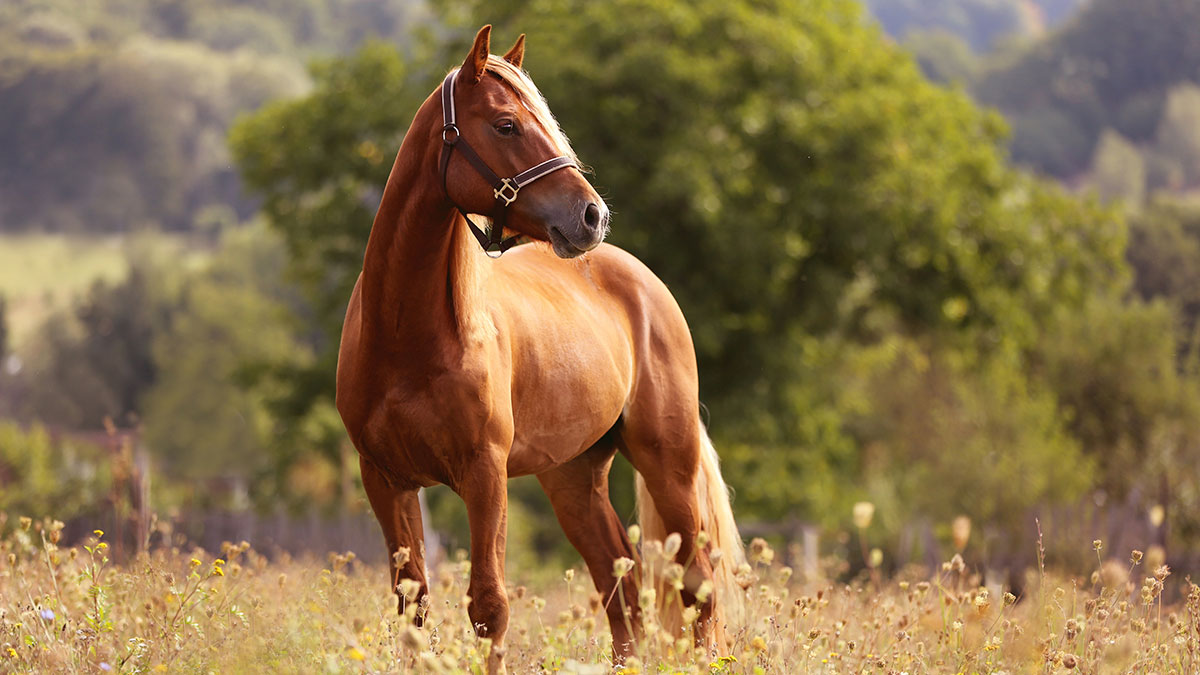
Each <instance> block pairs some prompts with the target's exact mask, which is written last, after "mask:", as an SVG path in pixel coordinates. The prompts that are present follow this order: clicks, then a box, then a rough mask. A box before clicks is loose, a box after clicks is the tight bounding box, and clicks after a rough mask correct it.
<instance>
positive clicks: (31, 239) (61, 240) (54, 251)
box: [0, 233, 184, 349]
mask: <svg viewBox="0 0 1200 675" xmlns="http://www.w3.org/2000/svg"><path fill="white" fill-rule="evenodd" d="M183 245H184V242H183V241H182V240H180V239H178V238H175V237H171V236H169V235H158V234H142V235H135V236H132V237H130V236H117V235H113V236H105V237H99V236H82V235H64V234H42V233H34V234H2V235H0V295H4V296H5V298H7V300H8V321H9V326H10V327H11V330H12V344H13V347H14V348H16V349H20V348H21V346H22V345H23V344H25V342H26V341H28V340H29V339H30V338H31V337H32V336H33V334H34V332H35V331H36V330H37V327H38V326H39V325H41V323H42V322H43V321H44V320H45V319H46V317H48V316H49V315H50V314H51V313H52V312H54V311H55V310H57V309H62V308H65V307H69V306H70V304H71V302H72V300H73V299H75V298H77V297H78V296H80V295H81V294H83V293H85V292H86V291H87V289H88V288H89V287H90V286H91V285H92V283H93V282H95V281H99V280H103V281H108V282H117V281H120V280H121V279H122V278H124V276H125V274H126V273H127V272H128V263H127V262H126V261H127V259H128V256H129V255H130V252H131V251H136V252H137V253H138V254H139V255H147V254H149V255H154V256H165V255H175V254H178V253H180V252H181V250H182V249H183Z"/></svg>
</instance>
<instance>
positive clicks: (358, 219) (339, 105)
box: [229, 42, 433, 458]
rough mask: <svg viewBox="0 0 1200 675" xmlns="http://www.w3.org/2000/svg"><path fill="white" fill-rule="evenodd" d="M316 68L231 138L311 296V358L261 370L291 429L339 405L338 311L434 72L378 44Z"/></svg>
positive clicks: (331, 447)
mask: <svg viewBox="0 0 1200 675" xmlns="http://www.w3.org/2000/svg"><path fill="white" fill-rule="evenodd" d="M312 75H313V79H314V81H315V87H314V90H313V92H312V93H311V94H309V95H308V96H306V97H304V98H301V99H298V100H292V101H281V102H277V103H273V104H270V105H268V106H266V107H264V108H263V110H261V111H260V112H258V113H256V114H254V115H252V116H247V117H244V118H242V119H241V120H239V121H238V123H237V124H236V125H235V126H234V128H233V130H232V131H231V133H230V139H229V143H230V148H231V149H232V151H233V154H234V157H235V158H236V159H237V162H238V165H239V167H240V169H241V175H242V179H243V180H244V181H245V183H246V185H247V186H249V187H250V188H251V189H252V190H255V191H256V192H257V193H258V194H259V195H261V196H262V198H263V203H262V213H263V216H264V217H265V219H266V221H267V222H268V223H269V224H270V226H271V227H272V228H274V229H275V231H276V232H278V233H279V234H280V235H281V236H282V238H283V241H284V244H285V246H286V250H287V252H288V256H289V278H291V279H293V280H295V281H296V282H298V284H299V285H300V288H302V289H303V292H304V294H305V297H306V298H307V300H308V301H309V302H310V303H311V311H312V315H311V324H312V326H311V329H310V330H309V331H307V335H306V338H307V339H306V342H307V343H308V344H309V345H310V346H311V347H312V348H313V349H314V350H315V352H316V354H317V357H316V359H315V360H313V361H312V362H309V363H305V364H296V363H291V362H288V363H275V364H273V365H270V364H263V365H264V367H263V368H261V369H260V370H261V371H262V375H263V377H270V378H273V379H275V380H277V381H280V382H284V383H286V386H285V387H281V392H282V393H281V394H280V395H279V396H277V397H275V398H274V399H273V401H272V409H273V410H274V411H275V412H276V413H277V414H278V415H279V418H280V419H281V420H284V421H285V426H286V427H290V428H296V427H297V426H298V425H297V424H295V422H297V421H298V420H300V419H302V418H304V417H305V416H306V415H308V414H309V412H310V411H312V410H313V409H314V407H319V406H322V405H324V406H326V407H328V406H330V405H331V403H332V396H333V384H334V372H335V364H336V359H337V347H338V337H339V335H340V332H341V326H342V318H343V316H344V315H345V308H346V303H347V301H348V300H349V298H350V291H351V289H352V288H353V287H354V282H355V280H356V279H357V278H358V272H359V270H361V268H362V256H363V249H364V248H365V246H366V240H367V234H368V233H369V232H370V228H371V220H372V216H373V213H374V207H375V206H376V204H377V202H378V199H379V194H380V193H381V190H382V187H383V184H384V183H385V182H386V181H387V176H388V171H389V170H390V168H391V158H392V157H393V156H394V155H393V153H394V152H395V150H396V148H398V147H399V146H400V141H401V139H402V138H403V137H404V131H405V130H406V128H407V126H408V123H409V121H410V120H411V119H412V115H413V113H414V112H415V110H416V108H417V106H418V105H419V104H420V102H421V101H422V100H424V98H425V96H426V95H427V94H428V93H429V90H431V89H432V87H433V85H432V84H430V83H429V81H428V80H429V76H428V74H425V75H422V74H421V73H419V72H415V71H414V70H413V69H412V68H411V67H410V66H408V65H407V64H406V63H405V61H404V59H403V58H402V57H401V56H400V54H399V53H398V52H397V51H396V50H395V49H394V48H393V47H390V46H388V45H385V44H383V43H379V42H377V43H370V44H368V45H366V46H364V47H363V49H362V50H360V51H359V52H358V54H356V55H355V56H353V57H350V58H346V59H338V60H333V61H329V62H326V63H323V64H320V65H317V66H315V67H314V69H313V73H312ZM268 366H269V367H268ZM340 444H341V440H340V438H339V439H327V442H326V452H327V453H328V455H329V456H330V457H331V458H333V457H337V456H338V450H337V447H338V446H339V445H340Z"/></svg>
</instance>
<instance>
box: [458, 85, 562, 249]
mask: <svg viewBox="0 0 1200 675" xmlns="http://www.w3.org/2000/svg"><path fill="white" fill-rule="evenodd" d="M457 77H458V71H457V70H454V71H453V72H451V73H450V74H449V75H447V76H446V79H445V80H444V81H443V82H442V121H443V123H444V124H443V126H442V156H441V159H440V160H439V164H441V172H442V190H443V191H444V192H445V193H446V197H447V198H448V199H449V200H450V203H452V204H454V207H455V208H456V209H458V212H459V213H461V214H462V216H463V218H466V220H467V226H468V227H470V228H471V234H473V235H475V239H476V240H478V241H479V245H480V246H482V247H483V250H484V252H486V253H487V254H488V255H489V256H492V257H493V258H499V257H500V256H501V255H503V254H504V252H505V251H507V250H508V249H510V248H512V247H513V246H515V245H516V243H517V240H518V238H519V235H516V236H512V237H509V238H508V239H505V238H504V221H505V220H506V216H507V214H508V206H509V205H510V204H512V203H513V202H515V201H516V200H517V195H518V194H520V192H521V188H523V187H525V186H526V185H529V184H530V183H532V182H533V181H535V180H537V179H539V178H544V177H546V176H548V175H550V174H551V173H554V172H555V171H558V170H559V169H565V168H567V167H573V166H575V162H574V161H572V160H571V159H570V158H569V157H553V158H551V159H548V160H546V161H544V162H542V163H541V164H538V165H536V166H534V167H531V168H529V169H526V170H524V171H522V172H521V173H519V174H517V175H516V176H513V177H512V178H501V177H500V176H499V175H497V174H496V172H495V171H492V168H491V167H489V166H488V165H487V162H485V161H483V158H482V157H480V156H479V153H477V152H475V149H474V148H472V147H471V144H470V143H468V142H467V140H466V139H465V138H463V137H462V132H461V130H460V129H459V128H458V119H457V117H456V115H455V109H454V81H455V79H456V78H457ZM455 149H457V150H458V151H459V154H461V155H462V156H463V157H465V158H466V160H467V162H469V163H470V164H471V166H472V167H474V168H475V171H477V172H478V173H479V175H481V176H483V178H484V179H485V180H487V181H488V183H490V184H491V186H492V195H493V196H494V197H495V199H496V203H495V205H494V206H493V208H492V213H490V214H486V215H489V216H491V218H492V226H491V228H490V230H489V232H488V233H487V234H484V232H483V230H482V229H481V228H480V227H479V226H478V225H476V224H475V222H474V221H472V220H471V217H470V216H469V215H467V212H466V211H465V210H464V209H463V208H462V207H461V206H459V205H458V202H456V201H454V198H453V197H451V196H450V190H449V187H448V186H447V185H446V174H447V172H448V171H449V169H450V157H451V155H453V154H454V150H455ZM493 251H494V252H495V255H492V253H493Z"/></svg>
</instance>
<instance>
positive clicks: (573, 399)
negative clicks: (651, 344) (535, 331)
mask: <svg viewBox="0 0 1200 675" xmlns="http://www.w3.org/2000/svg"><path fill="white" fill-rule="evenodd" d="M573 366H574V367H571V368H568V369H566V370H565V371H562V370H557V369H555V370H549V371H546V370H544V371H542V372H539V373H536V374H530V375H528V376H527V377H524V378H521V377H518V378H517V381H518V383H519V384H523V385H524V386H518V387H515V388H514V390H513V444H512V450H511V451H510V453H509V458H508V473H509V475H510V476H525V475H529V474H536V473H540V472H542V471H545V470H547V469H551V468H553V467H556V466H559V465H561V464H564V463H566V462H568V461H570V460H572V459H574V458H575V457H577V456H579V455H580V454H581V453H583V451H585V450H587V449H588V448H590V447H591V446H592V445H593V444H594V443H595V442H596V441H598V440H600V437H601V436H603V435H604V434H605V433H606V432H607V431H608V430H609V429H611V428H612V426H613V425H614V424H616V422H617V419H618V418H619V417H620V416H621V410H622V409H623V408H624V406H625V402H626V400H627V398H628V394H629V380H630V376H629V374H628V372H622V371H623V370H625V369H623V368H619V367H617V364H615V363H613V362H611V361H608V360H607V359H605V360H601V359H597V360H595V361H592V362H590V363H575V364H573Z"/></svg>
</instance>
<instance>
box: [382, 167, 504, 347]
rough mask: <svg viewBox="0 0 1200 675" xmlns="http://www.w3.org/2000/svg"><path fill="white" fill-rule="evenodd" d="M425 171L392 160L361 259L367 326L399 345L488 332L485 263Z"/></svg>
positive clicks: (460, 339)
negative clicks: (485, 299) (389, 174)
mask: <svg viewBox="0 0 1200 675" xmlns="http://www.w3.org/2000/svg"><path fill="white" fill-rule="evenodd" d="M401 154H403V153H401ZM430 175H431V174H430V173H429V172H427V171H426V172H421V171H420V170H419V167H416V166H413V165H411V164H406V163H405V162H404V161H403V159H398V160H397V162H396V166H395V167H393V169H392V175H391V176H390V177H389V178H388V184H387V187H386V188H385V190H384V196H383V200H382V201H381V203H380V206H379V211H378V213H377V214H376V216H375V222H374V224H373V225H372V227H371V237H370V239H369V241H368V243H367V252H366V256H365V258H364V261H363V278H362V305H363V306H362V310H363V318H364V320H365V321H366V322H367V323H369V324H370V327H369V332H370V333H371V334H372V335H373V336H374V337H375V338H376V339H380V340H383V341H385V342H393V343H394V344H395V345H396V346H397V347H400V348H404V349H406V350H416V351H425V350H428V349H437V348H439V347H445V346H446V343H447V342H448V341H450V342H454V343H458V344H463V343H467V342H475V341H477V340H479V339H481V338H485V337H487V336H488V335H490V334H491V333H492V332H493V331H494V330H495V329H494V327H492V323H491V320H490V318H489V317H488V316H487V311H486V309H487V308H486V305H485V304H484V299H483V297H482V296H483V294H484V292H485V287H484V283H483V276H484V274H485V273H486V272H487V271H488V270H487V268H486V266H485V265H484V264H483V263H485V262H487V261H486V259H483V256H482V253H481V252H480V251H479V249H478V245H477V244H476V243H475V240H474V239H473V238H472V237H471V235H470V232H469V231H468V230H467V226H466V223H465V222H463V220H462V216H461V215H459V214H458V213H457V211H455V210H454V209H453V208H452V207H450V206H449V205H448V204H447V202H446V200H445V199H444V198H443V197H442V194H441V185H440V184H438V185H436V186H430V185H429V183H430Z"/></svg>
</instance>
